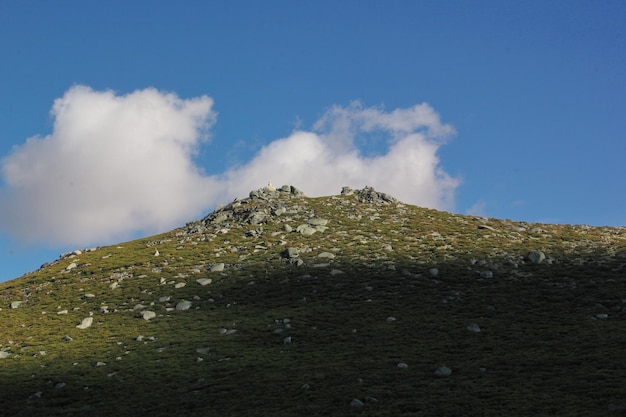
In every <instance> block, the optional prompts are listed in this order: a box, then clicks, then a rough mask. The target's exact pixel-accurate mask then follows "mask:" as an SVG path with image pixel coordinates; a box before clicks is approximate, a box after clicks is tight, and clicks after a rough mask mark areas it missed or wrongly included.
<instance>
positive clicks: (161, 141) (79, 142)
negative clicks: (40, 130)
mask: <svg viewBox="0 0 626 417" xmlns="http://www.w3.org/2000/svg"><path fill="white" fill-rule="evenodd" d="M212 104H213V103H212V100H211V99H210V98H208V97H205V96H203V97H199V98H195V99H190V100H182V99H180V98H178V97H177V96H176V95H174V94H166V93H162V92H159V91H157V90H155V89H146V90H141V91H136V92H133V93H131V94H127V95H123V96H118V95H115V94H114V93H113V92H111V91H104V92H97V91H93V90H91V89H89V88H88V87H84V86H75V87H72V88H71V89H69V90H68V91H67V92H66V94H65V95H64V96H63V97H62V98H60V99H58V100H56V101H55V103H54V106H53V109H52V112H51V113H52V116H53V117H54V128H53V131H52V133H51V134H50V135H48V136H45V137H43V138H42V137H34V138H30V139H28V140H27V141H26V143H25V144H23V145H22V146H19V147H17V148H15V149H14V150H13V152H12V153H11V154H10V155H8V156H7V157H6V158H4V160H2V162H1V164H0V169H1V173H2V177H3V179H4V181H5V183H6V187H5V189H4V190H0V191H1V192H2V195H1V199H0V229H1V230H3V231H5V232H8V233H10V234H11V235H12V236H14V237H17V238H19V239H20V240H26V241H39V242H44V243H48V244H75V245H79V244H103V243H106V242H108V243H112V242H113V241H114V240H115V239H121V238H124V237H127V236H129V235H131V234H132V233H137V232H141V233H156V232H162V231H166V230H169V229H170V228H173V227H176V226H178V225H181V224H184V223H185V222H186V221H189V220H193V219H195V218H197V217H198V216H199V215H200V214H202V213H203V212H204V211H206V210H207V209H209V208H210V207H212V206H214V205H215V204H216V203H224V202H226V201H228V200H231V199H232V198H234V197H236V196H245V195H247V193H248V192H249V191H250V190H252V189H255V188H259V187H261V186H263V185H265V183H266V182H267V181H268V180H272V182H273V183H274V184H276V185H282V184H291V185H295V186H297V187H298V188H300V189H302V190H303V191H305V193H306V194H307V195H311V196H318V195H328V194H336V193H338V192H339V191H340V189H341V186H343V185H350V186H352V187H358V188H361V187H363V186H365V185H371V186H374V187H375V188H376V189H379V190H381V191H384V192H387V193H390V194H392V195H394V196H395V197H397V198H399V199H400V200H403V201H405V202H407V203H412V204H419V205H423V206H428V207H432V208H439V209H447V210H449V209H452V208H453V205H454V193H455V190H456V187H457V186H458V184H459V180H458V179H456V178H452V177H451V176H449V175H448V174H446V172H445V171H444V170H443V168H442V167H441V165H440V162H439V158H438V156H437V151H438V149H439V147H440V146H441V145H442V144H444V143H445V141H446V140H447V139H448V138H449V137H450V136H451V135H453V134H454V129H453V128H452V127H451V126H449V125H446V124H443V123H441V121H440V118H439V116H438V115H437V113H436V112H435V111H434V110H433V109H432V108H431V107H430V106H429V105H428V104H420V105H416V106H413V107H411V108H408V109H396V110H394V111H392V112H385V111H384V110H383V109H379V108H364V107H363V106H362V105H360V104H359V103H352V104H351V105H349V106H348V107H339V106H334V107H332V108H330V109H329V110H328V111H327V112H326V114H325V115H324V116H323V117H322V118H321V119H320V120H319V121H318V122H317V123H316V124H315V125H314V128H313V130H312V131H302V130H298V131H294V132H293V133H292V134H291V135H289V136H288V137H286V138H282V139H277V140H275V141H273V142H271V143H269V144H267V145H266V146H264V147H263V148H262V149H261V150H260V151H259V152H258V153H257V155H256V156H255V157H254V158H253V159H252V160H251V161H249V162H247V163H245V164H244V165H241V166H237V167H232V168H231V169H229V170H227V171H226V172H224V173H222V174H220V175H212V176H209V175H206V174H204V172H203V170H202V169H201V168H200V167H198V166H197V165H196V164H195V163H194V161H193V156H194V154H195V152H196V150H197V148H198V147H199V146H200V144H201V143H202V142H203V141H206V139H207V130H208V128H209V127H210V126H211V125H212V124H213V122H214V120H215V113H214V112H213V111H212ZM381 137H382V138H384V140H385V142H384V143H382V144H380V143H377V145H378V147H377V149H379V151H378V152H377V154H376V155H373V156H371V155H368V156H366V155H364V154H363V152H362V151H361V150H360V148H361V145H363V144H367V142H368V141H380V138H381ZM207 168H209V167H207Z"/></svg>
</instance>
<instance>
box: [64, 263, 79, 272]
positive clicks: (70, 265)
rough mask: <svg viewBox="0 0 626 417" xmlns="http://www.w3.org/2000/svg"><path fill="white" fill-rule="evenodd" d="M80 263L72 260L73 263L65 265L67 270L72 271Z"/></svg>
mask: <svg viewBox="0 0 626 417" xmlns="http://www.w3.org/2000/svg"><path fill="white" fill-rule="evenodd" d="M77 267H78V265H76V263H74V262H72V263H71V264H69V265H68V266H67V267H65V270H66V271H71V270H72V269H74V268H77Z"/></svg>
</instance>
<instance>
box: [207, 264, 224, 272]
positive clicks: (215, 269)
mask: <svg viewBox="0 0 626 417" xmlns="http://www.w3.org/2000/svg"><path fill="white" fill-rule="evenodd" d="M209 270H210V271H211V272H222V271H223V270H224V263H223V262H220V263H218V264H215V265H211V268H210V269H209Z"/></svg>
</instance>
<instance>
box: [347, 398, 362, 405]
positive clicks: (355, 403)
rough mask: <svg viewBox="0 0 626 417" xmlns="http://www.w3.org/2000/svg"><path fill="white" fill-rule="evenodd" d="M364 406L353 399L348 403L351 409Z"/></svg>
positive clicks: (359, 401)
mask: <svg viewBox="0 0 626 417" xmlns="http://www.w3.org/2000/svg"><path fill="white" fill-rule="evenodd" d="M364 405H365V404H364V403H363V401H361V400H359V399H357V398H355V399H353V400H352V401H351V402H350V406H351V407H363V406H364Z"/></svg>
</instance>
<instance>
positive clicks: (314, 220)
mask: <svg viewBox="0 0 626 417" xmlns="http://www.w3.org/2000/svg"><path fill="white" fill-rule="evenodd" d="M307 223H308V224H310V225H311V226H326V224H328V220H326V219H321V218H319V217H313V218H311V219H309V220H308V222H307Z"/></svg>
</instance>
